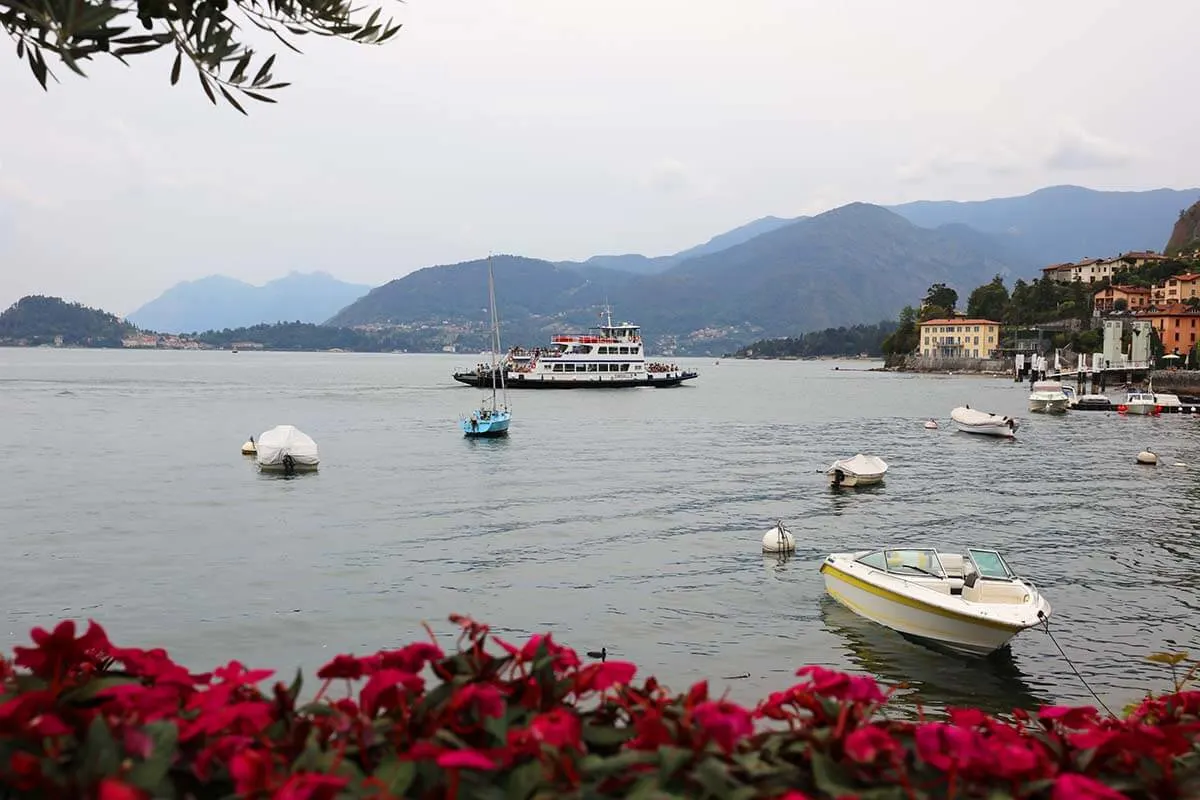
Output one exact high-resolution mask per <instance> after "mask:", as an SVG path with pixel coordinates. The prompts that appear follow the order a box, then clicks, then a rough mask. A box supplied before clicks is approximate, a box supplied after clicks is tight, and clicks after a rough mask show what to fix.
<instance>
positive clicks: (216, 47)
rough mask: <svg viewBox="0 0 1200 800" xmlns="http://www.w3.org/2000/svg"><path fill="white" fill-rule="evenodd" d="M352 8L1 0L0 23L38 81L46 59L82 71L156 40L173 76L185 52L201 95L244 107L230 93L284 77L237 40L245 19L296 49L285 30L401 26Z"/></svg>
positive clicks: (158, 0)
mask: <svg viewBox="0 0 1200 800" xmlns="http://www.w3.org/2000/svg"><path fill="white" fill-rule="evenodd" d="M359 10H360V9H358V8H356V7H353V6H351V4H350V2H349V0H195V1H193V0H0V25H3V28H4V30H5V31H6V32H7V33H8V34H9V35H10V36H11V37H12V38H13V39H14V40H16V43H17V58H21V59H24V60H25V61H26V62H27V63H28V65H29V69H30V70H31V71H32V72H33V76H34V78H35V79H36V80H37V82H38V83H39V84H41V86H42V88H43V89H46V88H47V79H49V78H53V79H54V80H56V81H57V80H58V78H57V77H56V76H55V74H54V72H53V71H52V70H51V68H50V64H49V63H47V62H48V61H54V60H55V59H57V60H58V61H60V62H62V64H63V65H64V66H66V67H67V68H68V69H70V70H71V71H72V72H75V73H76V74H78V75H80V76H83V77H87V76H86V74H85V73H84V71H83V68H82V66H81V62H85V61H90V60H92V58H93V57H95V56H97V55H108V56H110V57H112V58H115V59H117V60H118V61H120V62H121V63H123V64H128V63H129V62H128V60H127V59H129V58H130V57H132V56H138V55H143V54H146V53H151V52H154V51H156V50H160V49H162V48H164V47H165V48H170V49H173V50H174V51H175V61H174V63H173V65H172V66H171V84H172V85H174V84H175V83H177V82H178V81H179V77H180V72H181V70H182V68H183V63H184V62H185V61H186V62H188V63H189V64H191V66H192V67H194V68H195V70H196V74H197V76H198V78H199V80H200V87H201V88H202V89H203V90H204V93H205V94H206V95H207V96H208V99H209V100H210V101H212V102H213V103H214V104H215V103H216V102H217V96H218V95H220V96H221V97H223V98H224V99H225V100H226V101H227V102H228V103H229V104H231V105H232V106H233V107H234V108H236V109H237V110H238V111H240V112H242V113H243V114H245V113H246V110H245V108H243V107H242V105H241V103H240V102H238V98H237V97H236V96H235V93H236V94H237V95H239V96H241V97H242V98H247V97H248V98H250V99H252V100H257V101H260V102H265V103H274V102H275V100H274V99H273V98H272V97H270V96H269V95H268V94H266V93H267V92H271V91H274V90H276V89H281V88H283V87H285V86H287V85H288V84H287V83H281V82H277V81H276V80H275V77H274V75H273V74H272V72H271V68H272V67H273V66H274V63H275V55H274V54H272V55H269V56H267V57H265V58H263V57H260V55H259V53H258V52H257V51H256V50H254V49H253V48H252V47H250V46H249V45H248V44H246V41H245V37H244V35H243V30H244V29H245V28H244V24H245V23H249V24H250V25H253V26H254V27H257V28H259V29H260V30H263V31H266V32H267V33H270V34H271V35H272V36H274V37H275V38H276V39H277V40H278V41H279V42H280V43H281V44H283V45H284V46H285V47H287V48H289V49H291V50H293V51H295V52H297V53H298V52H300V50H299V48H297V47H296V45H295V44H293V43H292V41H291V39H293V38H295V37H300V36H305V35H308V34H315V35H317V36H326V37H336V38H341V39H346V40H348V41H351V42H355V43H357V44H382V43H383V42H385V41H387V40H388V39H390V38H391V37H392V36H394V35H395V34H396V32H397V31H399V30H400V25H399V24H398V23H395V22H393V21H392V20H391V19H388V20H386V21H382V20H381V19H380V17H381V14H382V9H380V8H377V9H375V10H374V11H373V12H371V14H370V15H369V16H368V17H367V18H366V19H365V20H363V21H354V20H352V19H351V18H352V16H354V17H357V15H358V12H359ZM139 28H140V30H137V29H139ZM132 31H137V32H132Z"/></svg>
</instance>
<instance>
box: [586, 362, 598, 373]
mask: <svg viewBox="0 0 1200 800" xmlns="http://www.w3.org/2000/svg"><path fill="white" fill-rule="evenodd" d="M587 371H588V372H595V371H596V365H595V364H588V365H587Z"/></svg>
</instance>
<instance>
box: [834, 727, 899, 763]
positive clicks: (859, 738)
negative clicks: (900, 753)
mask: <svg viewBox="0 0 1200 800" xmlns="http://www.w3.org/2000/svg"><path fill="white" fill-rule="evenodd" d="M842 747H843V749H844V750H845V751H846V755H847V756H849V757H850V759H851V760H853V761H857V762H858V763H860V764H871V763H873V762H874V761H875V759H876V758H878V757H879V756H880V755H882V754H890V753H894V752H896V751H897V750H899V749H900V744H899V743H898V742H896V740H895V739H893V738H892V737H891V736H890V735H888V733H887V732H886V731H883V730H881V729H879V728H877V727H875V726H873V725H868V726H866V727H864V728H858V729H857V730H854V731H852V732H851V733H850V735H849V736H847V737H846V740H845V742H844V743H843V744H842Z"/></svg>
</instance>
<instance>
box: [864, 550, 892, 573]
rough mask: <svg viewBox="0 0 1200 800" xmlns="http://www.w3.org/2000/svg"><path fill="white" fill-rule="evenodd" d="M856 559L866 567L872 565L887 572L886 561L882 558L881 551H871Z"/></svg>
mask: <svg viewBox="0 0 1200 800" xmlns="http://www.w3.org/2000/svg"><path fill="white" fill-rule="evenodd" d="M858 560H859V561H860V562H862V563H863V564H866V565H867V566H868V567H874V568H875V569H881V570H883V571H884V572H887V563H886V562H885V561H884V560H883V553H871V555H869V556H863V557H862V558H860V559H858Z"/></svg>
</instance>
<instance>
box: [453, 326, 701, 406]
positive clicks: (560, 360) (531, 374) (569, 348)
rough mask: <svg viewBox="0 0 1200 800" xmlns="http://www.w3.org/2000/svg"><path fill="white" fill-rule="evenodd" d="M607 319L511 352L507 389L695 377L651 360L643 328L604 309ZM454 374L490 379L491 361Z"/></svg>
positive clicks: (505, 365)
mask: <svg viewBox="0 0 1200 800" xmlns="http://www.w3.org/2000/svg"><path fill="white" fill-rule="evenodd" d="M606 317H607V319H606V322H607V324H606V325H601V326H599V327H597V328H595V329H594V330H596V331H598V333H597V334H560V335H556V336H551V337H550V346H549V347H547V348H541V347H539V348H535V349H534V350H532V351H530V350H524V349H522V348H520V347H515V348H513V349H512V350H510V351H509V352H508V355H507V356H506V357H505V359H504V361H503V362H501V365H500V367H499V368H500V369H503V370H505V373H504V381H505V385H507V386H508V388H509V389H584V388H592V389H618V388H624V387H631V386H655V387H662V388H665V387H668V386H678V385H679V384H681V383H683V382H684V381H687V380H691V379H692V378H695V377H697V375H698V374H699V373H696V372H686V371H684V370H682V369H680V368H679V367H678V366H676V365H675V364H666V363H660V362H649V363H648V362H647V361H646V354H645V346H644V344H643V342H642V334H641V328H640V327H639V326H637V325H631V324H629V323H622V324H620V325H614V324H613V321H612V313H611V312H606ZM454 380H456V381H458V382H459V383H465V384H467V385H468V386H477V387H481V388H486V387H488V386H491V385H492V372H491V365H489V364H479V365H477V366H476V367H475V369H473V370H467V371H463V372H456V373H454Z"/></svg>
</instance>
